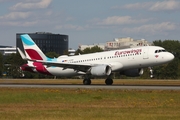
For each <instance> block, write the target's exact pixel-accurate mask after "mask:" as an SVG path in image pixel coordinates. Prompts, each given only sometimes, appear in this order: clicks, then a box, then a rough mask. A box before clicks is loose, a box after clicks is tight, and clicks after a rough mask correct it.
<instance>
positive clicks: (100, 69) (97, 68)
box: [90, 65, 111, 76]
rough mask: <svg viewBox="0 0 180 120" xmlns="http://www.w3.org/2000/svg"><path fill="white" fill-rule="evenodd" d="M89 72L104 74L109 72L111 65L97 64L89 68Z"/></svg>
mask: <svg viewBox="0 0 180 120" xmlns="http://www.w3.org/2000/svg"><path fill="white" fill-rule="evenodd" d="M90 73H91V74H92V75H94V76H106V75H110V74H111V67H110V66H108V65H98V66H94V67H92V68H91V70H90Z"/></svg>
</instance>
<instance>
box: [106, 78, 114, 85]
mask: <svg viewBox="0 0 180 120" xmlns="http://www.w3.org/2000/svg"><path fill="white" fill-rule="evenodd" d="M105 83H106V85H112V84H113V80H112V79H110V78H107V79H106V80H105Z"/></svg>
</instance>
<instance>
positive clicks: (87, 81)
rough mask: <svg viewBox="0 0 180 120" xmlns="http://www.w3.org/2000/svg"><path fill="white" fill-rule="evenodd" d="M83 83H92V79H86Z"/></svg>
mask: <svg viewBox="0 0 180 120" xmlns="http://www.w3.org/2000/svg"><path fill="white" fill-rule="evenodd" d="M83 84H84V85H90V84H91V79H84V80H83Z"/></svg>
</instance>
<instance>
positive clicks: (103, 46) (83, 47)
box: [79, 44, 105, 50]
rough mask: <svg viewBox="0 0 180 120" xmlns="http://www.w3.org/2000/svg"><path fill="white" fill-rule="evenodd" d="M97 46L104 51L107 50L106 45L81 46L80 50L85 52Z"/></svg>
mask: <svg viewBox="0 0 180 120" xmlns="http://www.w3.org/2000/svg"><path fill="white" fill-rule="evenodd" d="M95 46H98V47H100V48H101V49H103V50H104V49H105V45H104V44H101V45H99V44H94V45H79V49H80V50H84V49H86V48H92V47H95Z"/></svg>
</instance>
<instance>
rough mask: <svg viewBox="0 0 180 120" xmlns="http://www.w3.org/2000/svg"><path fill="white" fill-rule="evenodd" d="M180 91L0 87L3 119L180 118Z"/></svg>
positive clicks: (160, 119)
mask: <svg viewBox="0 0 180 120" xmlns="http://www.w3.org/2000/svg"><path fill="white" fill-rule="evenodd" d="M179 118H180V91H169V90H164V91H163V90H118V89H115V90H108V89H53V88H49V89H46V88H0V119H1V120H12V119H13V120H59V119H61V120H84V119H86V120H92V119H93V120H109V119H112V120H117V119H120V120H169V119H170V120H179Z"/></svg>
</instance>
